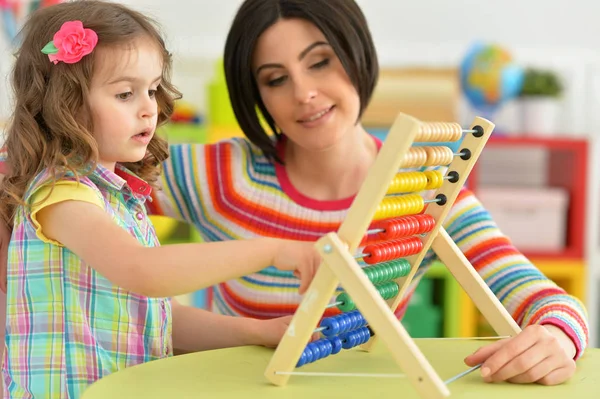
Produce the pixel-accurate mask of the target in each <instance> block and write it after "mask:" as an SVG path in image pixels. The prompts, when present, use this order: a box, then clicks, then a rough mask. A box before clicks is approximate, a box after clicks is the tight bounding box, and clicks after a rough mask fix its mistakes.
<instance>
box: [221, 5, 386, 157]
mask: <svg viewBox="0 0 600 399" xmlns="http://www.w3.org/2000/svg"><path fill="white" fill-rule="evenodd" d="M292 18H299V19H303V20H306V21H309V22H311V23H313V24H314V25H315V26H316V27H317V28H319V29H320V30H321V32H323V35H324V36H325V38H326V39H327V41H328V42H329V44H330V45H331V47H332V48H333V50H334V51H335V53H336V55H337V56H338V58H339V59H340V62H341V63H342V65H343V67H344V69H345V71H346V73H347V74H348V77H349V78H350V81H351V82H352V84H353V85H354V87H355V88H356V91H357V92H358V95H359V98H360V110H359V114H358V115H357V120H359V119H360V117H361V116H362V114H363V111H364V110H365V108H366V107H367V105H368V104H369V101H370V99H371V95H372V93H373V89H374V87H375V84H376V82H377V78H378V75H379V63H378V61H377V54H376V51H375V47H374V45H373V39H372V37H371V33H370V31H369V27H368V25H367V21H366V19H365V16H364V15H363V13H362V11H361V9H360V7H359V6H358V5H357V4H356V3H355V2H354V0H246V1H244V3H243V4H242V6H241V7H240V8H239V10H238V12H237V14H236V16H235V18H234V20H233V23H232V25H231V28H230V30H229V34H228V36H227V41H226V44H225V55H224V58H225V59H224V63H225V78H226V80H227V87H228V90H229V98H230V100H231V105H232V108H233V112H234V113H235V116H236V118H237V121H238V123H239V125H240V128H241V129H242V131H243V132H244V134H245V135H246V137H247V138H248V139H249V140H250V141H251V142H252V143H254V144H255V145H256V146H258V147H259V148H260V149H261V150H262V151H263V153H264V154H265V156H267V157H268V158H269V159H272V160H276V161H279V159H278V158H277V156H276V151H275V143H274V142H273V140H272V138H271V137H269V134H268V133H267V132H265V130H264V129H263V127H262V125H261V124H260V121H259V117H258V114H257V110H256V107H257V106H258V109H259V110H260V112H261V113H262V115H263V116H264V119H265V121H266V122H267V123H268V125H269V127H270V128H271V130H272V133H273V134H275V136H276V137H279V133H278V132H277V130H276V128H275V123H274V121H273V118H272V117H271V115H270V114H269V113H268V112H267V110H266V108H265V106H264V104H263V102H262V100H261V97H260V93H259V91H258V87H257V84H256V80H255V77H254V73H253V71H252V57H253V55H254V50H255V48H256V43H257V41H258V39H259V38H260V36H261V35H262V33H263V32H264V31H265V30H267V29H268V28H269V27H270V26H272V25H274V24H275V23H276V22H277V21H279V20H280V19H292Z"/></svg>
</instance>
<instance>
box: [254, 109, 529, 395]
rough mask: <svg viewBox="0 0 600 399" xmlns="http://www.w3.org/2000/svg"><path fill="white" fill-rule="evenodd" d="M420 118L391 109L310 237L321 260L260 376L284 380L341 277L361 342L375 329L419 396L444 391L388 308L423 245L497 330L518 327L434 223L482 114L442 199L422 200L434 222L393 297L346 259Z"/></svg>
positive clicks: (456, 185)
mask: <svg viewBox="0 0 600 399" xmlns="http://www.w3.org/2000/svg"><path fill="white" fill-rule="evenodd" d="M421 125H422V123H421V122H420V121H419V120H417V119H415V118H413V117H411V116H409V115H406V114H403V113H400V114H399V115H398V117H397V118H396V120H395V122H394V124H393V125H392V128H391V129H390V132H389V133H388V136H387V138H386V140H385V141H384V143H383V145H382V147H381V150H380V152H379V154H378V156H377V159H376V160H375V163H374V164H373V165H372V167H371V168H370V169H369V172H368V175H367V177H366V179H365V182H364V183H363V185H362V186H361V189H360V191H359V193H358V194H357V196H356V198H355V200H354V202H353V204H352V206H351V207H350V209H349V210H348V213H347V216H346V218H345V220H344V222H343V223H342V224H341V226H340V228H339V229H338V231H337V233H329V234H327V235H325V236H324V237H322V238H321V239H320V240H319V241H317V243H316V247H317V248H318V250H319V252H320V253H321V255H322V258H323V262H322V263H321V266H320V268H319V270H318V272H317V274H316V276H315V278H314V280H313V282H312V284H311V286H310V287H309V289H308V290H307V292H306V294H305V295H304V298H303V300H302V302H301V304H300V306H299V308H298V310H297V311H296V313H295V314H294V317H293V319H292V322H291V323H290V325H289V327H288V329H287V332H286V334H285V335H284V337H283V339H282V341H281V342H280V344H279V345H278V347H277V349H276V350H275V353H274V354H273V357H272V358H271V361H270V363H269V365H268V366H267V369H266V371H265V376H266V378H267V379H268V380H269V381H270V382H271V383H273V384H275V385H279V386H282V385H286V384H287V382H288V380H289V378H290V372H291V371H292V370H293V369H294V368H295V366H296V364H297V362H298V359H299V358H300V356H301V355H302V352H303V350H304V348H305V347H306V345H307V344H308V342H309V341H310V337H311V335H312V333H313V331H314V329H315V328H316V327H317V325H318V322H319V319H320V318H321V316H322V314H323V312H324V311H325V309H326V306H327V305H328V303H329V301H330V299H331V297H332V296H333V295H334V294H335V290H336V288H337V286H338V284H339V283H341V285H342V286H343V287H344V289H345V290H346V292H348V294H349V295H350V296H351V297H352V299H353V300H354V302H355V304H356V307H357V308H358V310H359V311H360V312H361V313H362V315H363V316H364V317H365V319H366V320H367V322H368V323H369V326H370V328H371V329H372V330H373V331H374V333H375V335H374V336H373V337H371V339H370V340H369V342H368V343H367V344H365V345H363V346H362V348H363V349H365V350H370V348H371V346H372V345H373V344H374V342H375V341H376V340H377V337H381V339H382V340H383V342H384V343H385V344H386V345H387V347H388V349H389V351H390V352H391V354H392V356H393V357H394V359H395V361H396V363H397V364H398V365H399V366H400V368H401V369H402V371H403V372H404V373H405V374H406V376H407V377H408V378H409V380H410V381H411V383H412V385H413V386H414V388H415V389H416V390H417V392H418V393H419V395H420V396H421V397H423V398H428V399H429V398H433V399H435V398H444V397H447V396H449V395H450V391H449V390H448V388H447V386H446V385H445V384H444V382H443V381H442V380H441V378H440V377H439V375H438V374H437V373H436V371H435V370H434V368H433V367H432V366H431V364H430V363H429V362H428V360H427V359H426V357H425V356H424V355H423V354H422V352H421V351H420V350H419V348H418V347H417V345H416V344H415V343H414V341H413V339H412V338H411V337H410V335H409V334H408V333H407V331H406V330H405V329H404V327H403V326H402V324H401V322H400V321H399V320H398V318H397V317H396V316H395V315H394V311H395V310H396V308H397V307H398V306H399V304H400V303H401V301H402V298H403V297H404V295H405V294H406V292H407V289H408V287H409V285H410V282H411V281H412V278H413V277H414V275H415V273H416V272H417V269H418V267H419V265H420V264H421V261H422V260H423V257H424V255H425V253H426V252H427V251H428V249H430V248H431V249H433V251H435V252H436V254H437V255H438V256H439V258H440V260H441V261H442V262H443V263H444V264H445V265H446V267H448V269H449V270H450V272H451V273H452V274H453V276H454V278H455V279H456V280H457V281H458V282H459V284H460V285H461V286H462V287H463V289H464V290H465V291H466V292H467V294H468V295H469V296H470V297H471V299H472V300H473V301H474V303H475V305H476V306H477V307H478V308H479V310H480V311H481V313H482V314H483V316H484V317H485V318H486V319H487V320H488V322H490V324H491V326H492V327H493V328H494V329H495V330H496V332H497V333H498V334H499V335H506V336H514V335H516V334H518V333H519V332H520V328H519V326H518V325H517V324H516V323H515V321H514V320H513V318H512V317H511V316H510V314H509V313H508V312H507V311H506V309H505V308H504V307H503V306H502V304H501V303H500V302H499V301H498V299H497V298H496V296H495V295H494V294H493V292H492V291H491V290H490V289H489V287H488V286H487V285H486V284H485V282H484V281H483V279H482V278H481V277H480V276H479V275H478V274H477V272H476V271H475V270H474V269H473V267H472V266H471V264H470V263H469V261H468V260H467V259H466V257H465V256H464V255H463V253H462V252H461V251H460V249H459V248H458V247H457V246H456V244H455V243H454V242H453V241H452V239H451V238H450V236H449V235H448V233H447V232H446V231H445V230H444V228H443V227H442V226H441V225H442V222H443V221H444V220H445V218H446V216H447V215H448V212H449V210H450V208H451V206H452V204H453V203H454V201H455V200H456V197H457V196H458V193H459V191H460V189H461V188H462V187H463V185H464V183H465V181H466V179H467V177H468V175H469V173H470V171H471V169H472V168H473V165H474V164H475V162H476V161H477V159H478V157H479V155H480V153H481V151H482V150H483V148H484V146H485V144H486V142H487V140H488V138H489V137H490V135H491V133H492V131H493V128H494V125H493V124H492V123H491V122H489V121H487V120H485V119H483V118H480V117H476V118H475V120H474V122H473V125H472V127H471V129H475V127H476V126H478V127H479V128H478V129H479V132H482V133H483V134H467V136H465V137H464V139H463V141H462V143H461V144H462V145H461V148H462V150H461V151H466V152H470V156H469V157H467V156H465V157H462V156H455V157H454V158H453V161H452V162H451V163H450V165H449V166H448V170H449V171H455V172H457V173H458V176H459V178H458V181H454V182H452V181H450V180H448V179H446V180H444V182H443V184H442V186H441V187H440V188H439V189H438V190H437V191H436V193H435V196H436V197H437V196H443V197H444V198H445V203H444V204H441V205H438V204H436V203H432V204H430V205H429V206H428V207H427V210H426V213H428V214H431V215H432V216H433V217H434V219H435V221H436V224H435V227H434V228H433V229H432V231H431V232H429V233H428V234H427V235H426V236H425V237H424V238H423V249H422V250H421V251H420V252H419V254H417V255H413V256H411V257H409V258H407V260H408V261H409V262H410V264H411V270H410V272H409V274H408V276H406V277H403V278H400V279H398V280H397V282H398V283H399V286H400V287H401V288H400V292H399V294H398V295H397V296H396V298H395V299H394V300H393V301H392V300H390V302H389V303H388V302H386V301H385V300H384V299H383V298H382V297H381V296H380V295H379V294H378V292H377V291H376V289H375V287H374V286H373V284H372V283H371V282H370V281H369V279H368V278H367V277H366V275H365V274H364V272H363V271H362V269H361V267H360V266H359V265H358V263H357V262H356V260H355V259H354V256H353V253H354V252H355V251H356V249H357V247H358V246H359V244H360V242H361V240H362V238H363V237H364V234H365V233H366V231H367V229H368V227H369V224H370V222H371V221H372V219H373V217H374V215H375V212H376V210H377V206H378V204H379V203H380V202H381V201H382V199H383V197H384V196H385V195H386V191H387V188H388V187H389V184H390V182H391V181H392V179H393V178H394V176H395V175H396V173H397V171H398V169H399V167H400V165H401V162H402V159H403V158H404V156H405V155H406V154H407V153H408V151H409V150H410V147H411V146H412V145H413V143H414V142H415V141H416V139H418V138H419V137H418V135H419V132H420V127H421ZM463 158H467V159H463ZM278 372H280V373H278Z"/></svg>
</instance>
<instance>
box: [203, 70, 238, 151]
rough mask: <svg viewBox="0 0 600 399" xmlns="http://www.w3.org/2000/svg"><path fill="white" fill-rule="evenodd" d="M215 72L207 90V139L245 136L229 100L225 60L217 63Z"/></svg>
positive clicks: (212, 141)
mask: <svg viewBox="0 0 600 399" xmlns="http://www.w3.org/2000/svg"><path fill="white" fill-rule="evenodd" d="M214 72H215V75H214V77H213V79H212V81H211V82H210V83H209V84H208V86H207V92H206V96H207V103H208V113H207V115H206V119H207V129H208V131H207V140H208V142H209V143H214V142H217V141H220V140H223V139H227V138H230V137H242V136H243V133H242V130H241V129H240V127H239V125H238V123H237V119H236V118H235V114H234V113H233V108H232V107H231V102H230V100H229V91H228V90H227V82H226V81H225V69H224V66H223V60H218V61H217V62H216V63H215V70H214Z"/></svg>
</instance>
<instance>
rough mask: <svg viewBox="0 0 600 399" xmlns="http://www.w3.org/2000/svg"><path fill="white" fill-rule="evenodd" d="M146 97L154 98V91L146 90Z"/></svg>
mask: <svg viewBox="0 0 600 399" xmlns="http://www.w3.org/2000/svg"><path fill="white" fill-rule="evenodd" d="M148 95H149V96H150V98H154V96H156V90H148Z"/></svg>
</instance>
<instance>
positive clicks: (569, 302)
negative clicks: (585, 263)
mask: <svg viewBox="0 0 600 399" xmlns="http://www.w3.org/2000/svg"><path fill="white" fill-rule="evenodd" d="M445 227H446V230H447V231H448V234H449V235H450V236H451V237H452V239H453V240H454V242H456V244H457V245H458V246H459V247H460V249H461V250H462V252H463V253H464V254H465V256H466V257H467V258H468V259H469V261H470V262H471V264H472V265H473V267H474V268H475V269H476V270H477V272H478V273H479V274H480V275H481V276H482V278H483V279H484V280H485V282H486V283H487V284H488V286H489V287H490V288H491V290H492V291H493V292H494V294H495V295H496V296H497V297H498V299H499V300H500V301H501V302H502V304H503V305H504V307H506V309H507V310H508V311H509V313H510V314H511V315H512V317H513V318H514V319H515V321H517V323H518V324H519V325H520V326H521V327H522V328H524V327H525V326H528V325H532V324H540V325H541V324H552V325H555V326H557V327H559V328H561V329H562V330H563V331H564V332H565V334H567V335H568V336H569V337H570V338H571V340H572V341H573V343H574V344H575V347H576V349H577V353H576V355H575V359H577V358H579V357H580V356H581V355H582V354H583V352H584V350H585V347H586V346H587V345H588V339H589V336H588V334H589V332H588V321H587V313H586V309H585V307H584V305H583V303H582V302H581V301H580V300H579V299H578V298H576V297H574V296H572V295H568V294H567V293H566V292H565V290H563V289H562V288H560V287H558V286H557V284H556V283H554V282H553V281H552V280H550V279H548V278H547V277H546V276H544V275H543V274H542V272H540V270H539V269H538V268H536V267H535V266H534V265H533V264H532V263H531V262H530V261H529V260H528V259H527V258H526V257H525V256H524V255H523V254H522V253H521V252H519V251H518V250H517V249H516V248H515V247H514V245H513V244H512V243H511V241H510V239H509V238H508V237H506V236H504V235H503V234H502V232H501V231H500V229H499V228H498V226H497V225H496V224H495V223H494V221H493V219H492V217H491V215H490V214H489V213H488V212H487V211H486V210H485V209H484V207H483V205H482V204H481V203H480V202H479V200H478V199H477V198H476V197H475V195H474V194H473V193H472V192H470V191H469V190H466V189H464V190H462V191H461V193H460V195H459V197H458V198H457V200H456V202H455V204H454V206H453V208H452V210H451V212H450V214H449V216H448V219H447V221H446V223H445Z"/></svg>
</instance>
